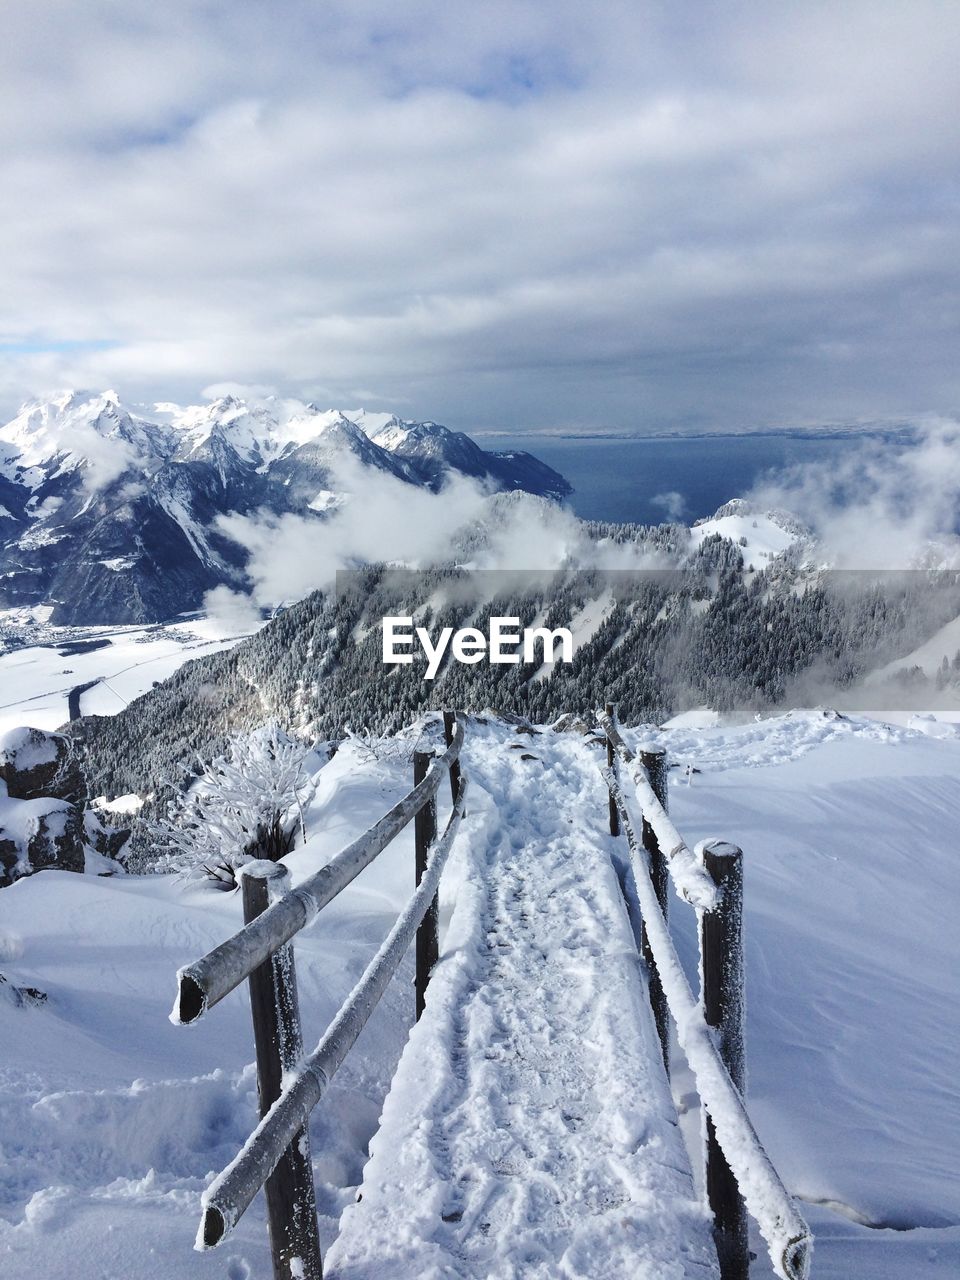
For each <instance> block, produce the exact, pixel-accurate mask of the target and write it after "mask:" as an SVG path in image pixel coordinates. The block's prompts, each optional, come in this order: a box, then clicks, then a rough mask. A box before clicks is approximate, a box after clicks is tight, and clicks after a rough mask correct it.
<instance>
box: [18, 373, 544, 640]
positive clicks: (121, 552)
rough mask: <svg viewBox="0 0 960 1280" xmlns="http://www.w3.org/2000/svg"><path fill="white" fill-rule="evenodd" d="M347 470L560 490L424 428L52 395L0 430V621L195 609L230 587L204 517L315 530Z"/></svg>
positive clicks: (213, 531) (246, 404) (235, 404)
mask: <svg viewBox="0 0 960 1280" xmlns="http://www.w3.org/2000/svg"><path fill="white" fill-rule="evenodd" d="M381 436H383V438H382V439H381ZM357 464H359V466H360V467H361V474H362V473H363V469H368V470H370V471H379V472H384V473H386V474H388V475H390V476H392V477H394V478H395V479H396V480H398V481H401V482H403V483H405V484H411V485H416V486H418V487H426V488H429V489H432V490H437V489H439V488H441V487H442V486H443V484H444V482H445V481H446V479H447V477H448V476H450V475H451V474H452V473H460V474H463V475H467V476H471V477H474V478H476V479H478V480H480V481H481V482H482V483H483V484H485V485H486V486H487V487H489V488H490V489H491V490H502V489H505V490H513V489H519V490H526V491H528V492H531V493H535V494H541V495H548V496H550V497H555V498H561V497H563V496H564V495H565V494H567V493H569V492H570V486H569V485H568V484H567V482H566V480H564V478H563V477H562V476H560V475H559V474H558V473H557V472H555V471H552V470H551V469H550V468H549V467H547V466H545V465H544V464H543V463H541V462H540V461H539V460H538V459H536V458H533V457H531V456H530V455H529V454H525V453H516V454H511V455H503V454H493V453H485V452H484V451H483V450H482V449H480V448H479V447H478V446H477V445H476V444H474V442H473V441H472V440H470V438H469V437H468V436H465V435H463V434H462V433H460V432H452V431H448V430H447V428H446V427H442V426H440V425H438V424H436V423H415V422H401V421H400V420H399V419H397V418H394V417H393V416H391V415H385V414H366V413H365V412H364V411H363V410H356V411H348V412H344V411H341V410H338V409H330V410H322V409H320V408H318V407H317V406H316V405H313V404H304V403H303V402H301V401H298V400H284V399H279V398H274V397H271V398H268V399H264V400H259V401H245V400H241V399H238V398H237V397H235V396H225V397H222V398H221V399H218V400H214V401H213V402H211V403H209V404H205V405H194V406H188V407H181V406H179V405H174V404H169V403H160V404H157V405H155V406H153V407H152V408H150V409H137V410H133V409H130V408H127V407H125V406H124V405H123V404H121V402H120V400H119V398H118V397H117V395H116V394H115V393H114V392H112V391H106V392H102V393H98V394H91V393H88V392H80V391H70V392H64V393H62V394H60V395H57V396H55V397H53V398H51V399H48V400H42V401H36V402H33V403H30V404H27V405H25V406H24V407H23V409H21V411H20V413H19V414H17V416H16V417H15V418H14V419H13V420H12V421H11V422H8V423H7V424H6V425H5V426H3V427H2V428H0V608H2V607H11V606H17V605H24V604H39V603H46V604H50V605H52V606H53V609H54V612H53V620H54V621H55V622H63V623H92V622H128V621H129V622H139V621H151V620H160V619H163V618H167V617H170V616H172V615H174V614H177V613H181V612H183V611H185V610H189V609H194V608H197V607H199V605H200V604H201V601H202V598H203V595H204V593H205V592H206V591H208V590H210V589H211V588H212V587H215V586H217V585H219V584H221V583H228V584H231V585H242V584H243V582H244V561H245V552H244V551H243V550H242V549H241V548H240V547H238V546H237V545H236V544H235V543H234V542H232V541H231V540H230V538H229V537H227V536H226V535H225V534H224V533H223V532H222V531H221V530H220V529H219V528H218V519H219V517H221V516H223V515H226V514H228V513H239V514H248V513H250V512H253V511H259V510H265V511H267V512H268V513H273V514H282V513H285V512H298V513H304V514H306V513H311V514H313V515H316V517H317V518H322V510H323V508H324V507H325V506H326V505H329V495H330V493H331V492H335V491H336V489H337V484H338V473H339V472H340V471H341V470H342V468H343V467H344V466H345V465H347V466H350V467H353V468H355V467H356V465H357ZM320 497H322V498H323V501H319V500H318V498H320Z"/></svg>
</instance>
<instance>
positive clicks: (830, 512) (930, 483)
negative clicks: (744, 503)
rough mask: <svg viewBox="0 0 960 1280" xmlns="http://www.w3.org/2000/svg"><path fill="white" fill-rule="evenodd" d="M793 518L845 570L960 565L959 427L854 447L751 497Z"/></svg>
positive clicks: (768, 482)
mask: <svg viewBox="0 0 960 1280" xmlns="http://www.w3.org/2000/svg"><path fill="white" fill-rule="evenodd" d="M749 497H750V498H751V500H753V501H755V502H757V503H760V504H761V505H765V506H768V507H781V508H785V509H786V510H788V511H791V512H793V513H794V514H796V515H797V516H799V517H800V518H801V519H802V520H803V521H804V522H806V523H807V524H809V525H810V526H811V527H812V529H813V530H814V532H815V534H816V536H817V538H818V540H819V542H820V544H821V550H822V554H823V555H824V557H825V558H826V559H827V560H828V561H829V563H830V564H831V566H832V567H834V568H838V569H906V568H913V567H917V566H918V565H919V564H921V563H934V564H938V563H943V564H947V565H958V564H960V538H958V533H960V421H957V420H955V419H931V420H928V421H927V422H925V423H924V424H923V426H922V428H920V429H919V430H918V431H917V432H916V433H915V435H914V436H912V437H911V438H910V439H909V440H905V441H901V442H899V443H897V442H896V441H893V440H890V439H880V438H877V437H873V438H865V439H859V440H857V439H852V440H851V441H850V442H849V445H848V447H846V448H845V449H844V450H843V451H842V452H841V451H840V450H839V449H831V451H830V458H829V461H824V462H819V463H808V464H804V465H800V466H796V467H792V468H788V469H786V470H785V471H783V472H782V473H780V474H779V475H775V476H770V477H768V478H766V479H765V480H764V481H763V482H761V483H760V484H759V485H758V486H757V487H756V488H755V490H754V492H753V493H752V494H750V495H749Z"/></svg>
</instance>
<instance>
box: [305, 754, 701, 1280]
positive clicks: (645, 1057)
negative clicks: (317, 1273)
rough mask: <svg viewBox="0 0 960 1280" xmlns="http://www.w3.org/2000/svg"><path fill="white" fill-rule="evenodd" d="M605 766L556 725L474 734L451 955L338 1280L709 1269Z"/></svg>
mask: <svg viewBox="0 0 960 1280" xmlns="http://www.w3.org/2000/svg"><path fill="white" fill-rule="evenodd" d="M524 756H533V757H534V758H532V759H529V758H528V759H524V758H523V757H524ZM597 763H598V760H597V759H596V758H595V757H594V755H593V753H592V751H591V749H589V748H587V747H586V746H584V745H583V744H582V743H581V742H579V741H578V740H576V739H569V738H561V737H559V736H556V735H549V737H547V736H543V737H539V738H534V739H530V738H525V739H523V740H522V742H521V743H518V744H517V749H510V748H509V747H508V748H507V749H506V750H505V749H504V743H503V739H502V736H500V735H498V736H497V737H496V738H494V737H492V736H491V738H490V739H488V740H484V739H483V737H482V736H479V737H474V738H473V740H472V741H471V742H470V744H469V746H468V748H467V752H466V768H467V770H468V771H469V773H470V775H471V780H472V783H471V785H472V788H473V789H472V791H471V813H470V816H469V818H468V821H467V825H466V828H465V833H464V839H463V842H462V843H463V845H464V846H466V848H465V850H464V851H463V852H462V854H461V857H462V860H463V862H464V863H466V866H465V867H463V868H462V875H463V881H462V883H461V885H460V888H459V892H458V897H457V904H456V908H455V911H454V915H453V918H452V920H451V923H450V928H449V931H448V934H447V939H446V950H445V953H444V956H443V957H442V959H441V964H440V965H439V966H438V969H437V971H436V974H435V978H434V981H433V984H432V985H431V988H430V992H429V996H428V1005H427V1010H426V1014H425V1016H424V1019H423V1020H422V1022H421V1023H420V1024H419V1026H418V1027H417V1028H416V1030H415V1032H414V1034H413V1035H412V1037H411V1040H410V1044H409V1046H408V1049H407V1050H406V1052H405V1054H404V1057H403V1059H402V1061H401V1064H400V1067H399V1070H398V1072H397V1075H396V1077H395V1080H394V1084H393V1086H392V1089H391V1092H390V1094H389V1096H388V1098H387V1101H386V1105H385V1109H384V1114H383V1118H382V1122H381V1129H380V1132H379V1133H378V1135H377V1137H376V1138H375V1140H374V1142H373V1144H372V1147H371V1151H372V1158H371V1160H370V1162H369V1164H368V1165H367V1168H366V1171H365V1177H364V1183H363V1186H362V1198H361V1200H360V1202H359V1203H358V1204H357V1205H355V1206H351V1207H350V1208H348V1209H347V1211H346V1213H345V1214H344V1218H343V1221H342V1232H341V1235H340V1237H339V1239H338V1240H337V1242H336V1244H335V1245H334V1247H333V1249H332V1250H331V1251H330V1254H329V1257H328V1266H327V1274H328V1275H329V1276H330V1277H331V1280H335V1278H336V1280H374V1277H377V1278H378V1280H379V1278H380V1277H386V1276H391V1277H405V1276H410V1277H413V1276H417V1277H424V1278H425V1277H430V1278H431V1280H440V1278H441V1277H442V1278H444V1280H447V1278H452V1277H477V1278H478V1280H479V1278H481V1277H494V1276H495V1277H497V1280H510V1277H518V1278H519V1277H524V1278H525V1280H537V1278H542V1280H547V1278H548V1277H579V1276H582V1277H590V1278H591V1280H595V1278H596V1277H609V1278H610V1280H615V1278H616V1277H620V1276H623V1277H630V1280H644V1278H646V1277H649V1278H650V1280H653V1278H654V1277H656V1278H657V1280H680V1278H681V1277H686V1276H691V1277H708V1276H712V1275H715V1274H716V1271H715V1266H716V1263H715V1255H714V1254H713V1246H712V1242H711V1238H710V1230H709V1226H708V1223H707V1220H706V1218H705V1216H704V1212H703V1210H702V1208H701V1207H700V1205H699V1204H698V1203H697V1201H696V1198H695V1195H694V1190H693V1183H692V1178H691V1174H690V1169H689V1165H688V1160H687V1154H686V1150H685V1148H684V1145H683V1142H682V1139H681V1136H680V1133H679V1129H678V1126H677V1121H676V1114H675V1111H674V1107H673V1103H672V1101H671V1098H670V1095H669V1091H668V1087H667V1084H666V1080H665V1077H664V1074H663V1071H662V1067H661V1065H660V1062H659V1049H658V1045H657V1042H656V1034H655V1031H654V1028H653V1024H652V1019H651V1015H650V1012H649V1007H648V1005H647V1004H646V999H645V995H644V994H643V990H642V985H641V983H642V979H641V977H640V973H639V970H638V963H637V956H636V948H635V945H634V942H633V938H632V935H631V933H630V929H629V925H628V923H627V920H626V916H625V912H624V908H623V903H622V898H621V896H620V892H619V887H618V885H617V881H616V877H615V875H614V872H613V870H612V867H611V863H610V846H609V838H608V837H607V836H606V835H605V833H604V829H603V823H604V821H605V814H606V802H605V792H604V790H603V788H602V784H601V782H600V779H599V774H598V772H597ZM507 815H509V817H507Z"/></svg>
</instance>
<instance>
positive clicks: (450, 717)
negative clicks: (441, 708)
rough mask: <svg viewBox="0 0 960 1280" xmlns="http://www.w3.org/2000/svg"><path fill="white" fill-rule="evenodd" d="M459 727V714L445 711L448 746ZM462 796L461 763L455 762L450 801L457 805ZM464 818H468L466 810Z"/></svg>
mask: <svg viewBox="0 0 960 1280" xmlns="http://www.w3.org/2000/svg"><path fill="white" fill-rule="evenodd" d="M456 727H457V713H456V712H455V711H445V712H444V713H443V737H444V741H445V742H446V744H447V746H448V747H449V746H450V744H451V743H452V742H453V735H454V731H455V730H456ZM459 794H460V761H459V760H454V762H453V764H452V765H451V766H450V799H451V801H452V803H453V804H456V803H457V796H458V795H459ZM463 816H464V817H466V816H467V811H466V809H464V811H463Z"/></svg>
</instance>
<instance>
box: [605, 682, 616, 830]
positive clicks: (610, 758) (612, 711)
mask: <svg viewBox="0 0 960 1280" xmlns="http://www.w3.org/2000/svg"><path fill="white" fill-rule="evenodd" d="M603 709H604V711H606V713H607V715H608V716H609V717H610V719H611V720H614V721H615V720H616V718H617V704H616V703H615V702H608V703H606V704H605V705H604V708H603ZM616 761H617V756H616V752H615V751H614V749H613V743H612V742H611V741H610V739H609V738H607V768H608V769H613V768H615V766H616ZM608 803H609V805H610V834H611V835H612V836H618V835H619V834H620V810H619V809H618V808H617V802H616V800H614V798H613V796H612V795H611V796H609V797H608Z"/></svg>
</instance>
